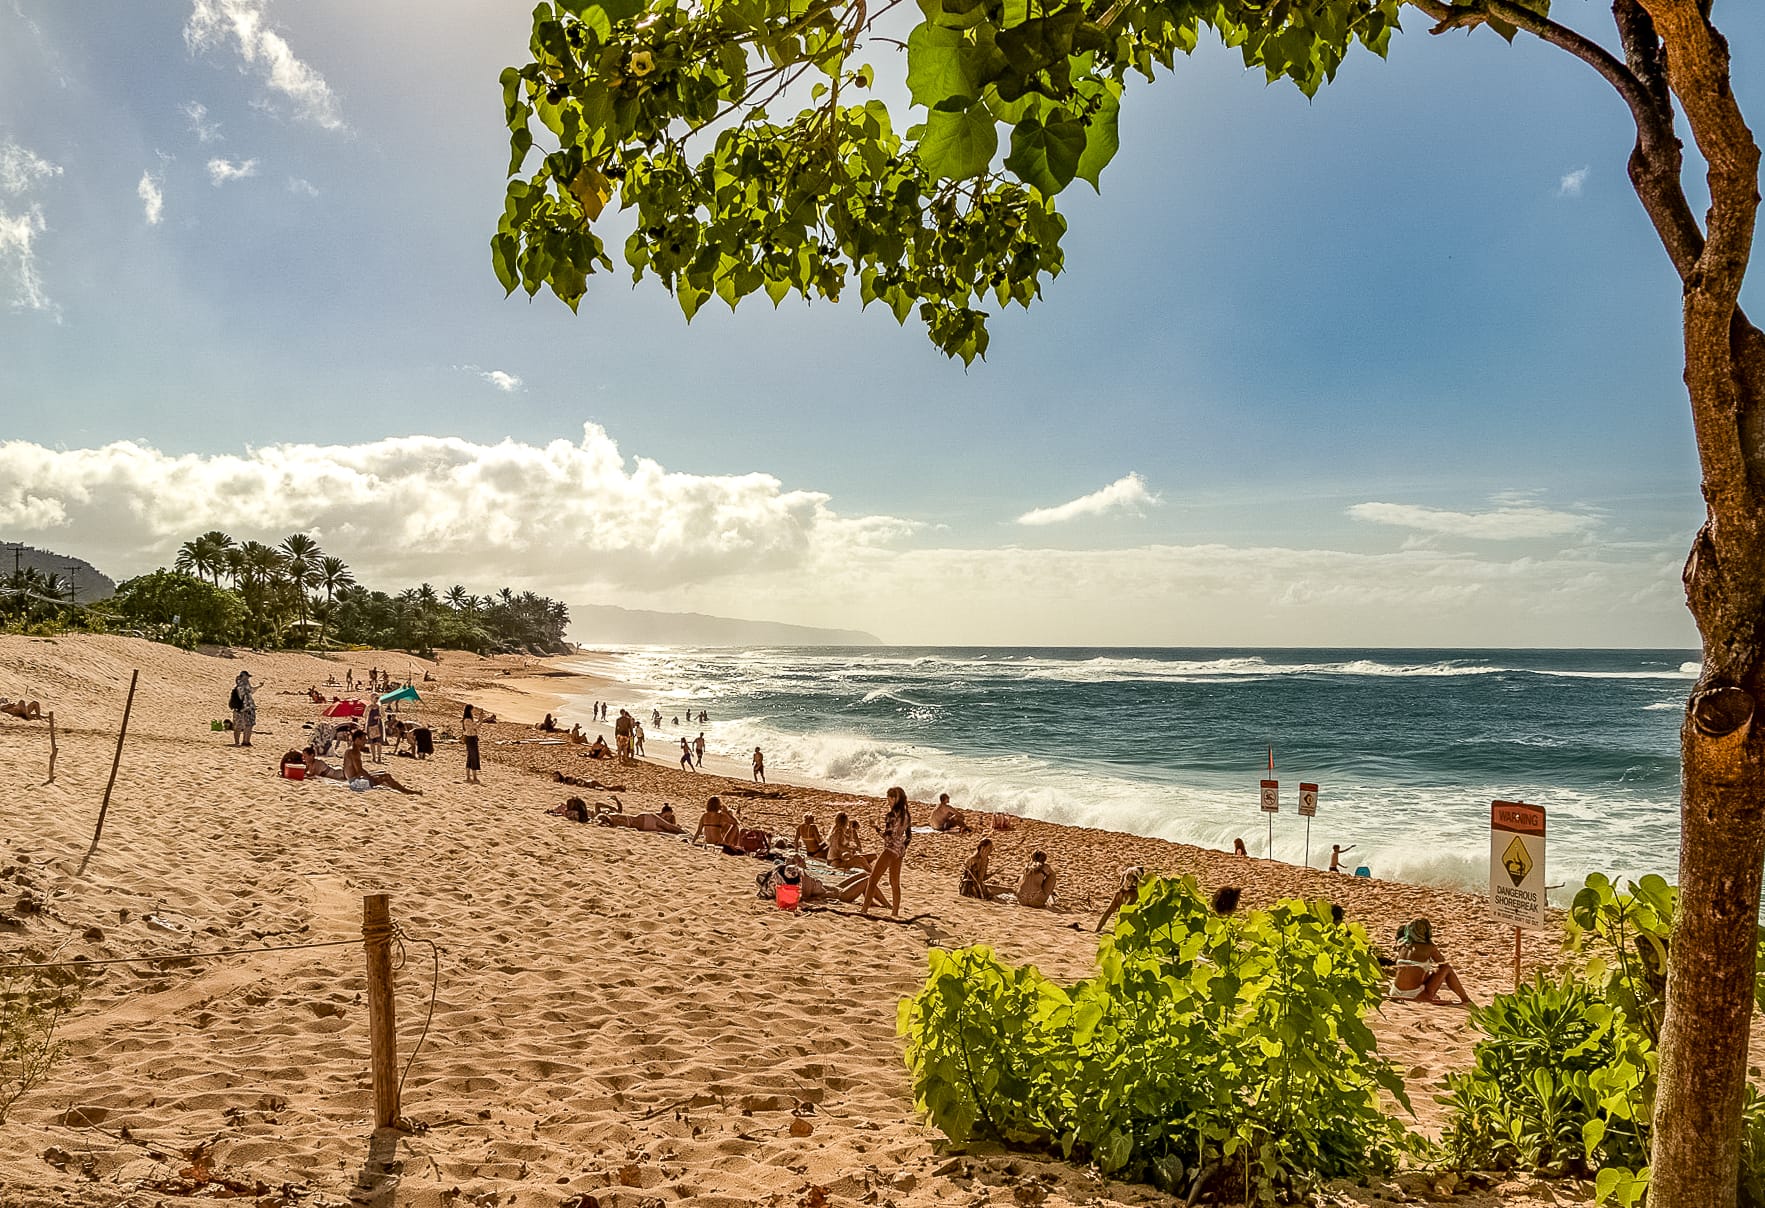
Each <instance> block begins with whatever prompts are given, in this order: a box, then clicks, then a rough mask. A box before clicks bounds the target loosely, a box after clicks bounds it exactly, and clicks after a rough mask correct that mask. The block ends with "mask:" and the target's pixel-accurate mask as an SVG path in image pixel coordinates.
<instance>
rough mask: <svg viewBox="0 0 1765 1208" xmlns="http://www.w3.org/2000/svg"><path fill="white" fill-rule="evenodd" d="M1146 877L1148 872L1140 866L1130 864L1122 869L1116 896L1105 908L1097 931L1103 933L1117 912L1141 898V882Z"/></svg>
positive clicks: (1117, 883)
mask: <svg viewBox="0 0 1765 1208" xmlns="http://www.w3.org/2000/svg"><path fill="white" fill-rule="evenodd" d="M1145 876H1146V870H1145V869H1144V868H1143V867H1141V866H1140V865H1138V864H1130V865H1129V866H1128V867H1126V868H1124V869H1122V874H1121V878H1120V879H1119V880H1118V881H1117V882H1116V887H1115V896H1114V897H1113V898H1110V899H1109V905H1107V906H1105V907H1104V908H1103V917H1102V918H1100V919H1098V920H1097V930H1099V931H1102V930H1103V928H1104V926H1105V925H1106V924H1107V923H1108V922H1109V920H1110V918H1111V917H1112V916H1113V915H1114V914H1115V912H1116V911H1118V910H1120V909H1121V908H1122V907H1123V906H1126V905H1127V904H1128V903H1129V902H1132V901H1133V900H1134V899H1136V898H1137V897H1139V896H1140V882H1141V881H1142V880H1143V879H1144V878H1145Z"/></svg>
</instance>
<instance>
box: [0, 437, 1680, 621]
mask: <svg viewBox="0 0 1765 1208" xmlns="http://www.w3.org/2000/svg"><path fill="white" fill-rule="evenodd" d="M1124 483H1126V484H1129V486H1127V487H1125V488H1124V487H1123V485H1122V484H1124ZM1109 492H1115V494H1114V495H1113V496H1112V497H1111V500H1112V501H1111V502H1106V503H1105V504H1103V505H1101V506H1093V505H1091V504H1089V503H1087V501H1088V500H1092V499H1095V498H1096V496H1100V495H1105V494H1106V493H1109ZM1150 498H1151V496H1150V493H1149V492H1147V490H1146V488H1145V484H1144V483H1143V482H1142V481H1140V480H1139V479H1138V476H1137V475H1129V476H1127V477H1126V478H1124V479H1122V480H1120V481H1119V482H1117V483H1116V484H1113V485H1112V486H1111V487H1109V488H1105V490H1104V491H1103V492H1097V493H1096V494H1095V495H1093V496H1087V497H1084V498H1083V499H1080V500H1075V501H1073V504H1068V505H1063V508H1062V509H1053V510H1065V509H1072V508H1074V505H1077V504H1085V505H1086V506H1084V507H1082V508H1077V509H1076V510H1075V511H1074V512H1073V514H1074V515H1086V514H1094V513H1096V512H1099V511H1107V510H1110V509H1111V508H1112V507H1113V506H1115V505H1114V503H1113V500H1115V499H1125V500H1126V501H1127V502H1128V503H1129V504H1130V505H1131V504H1133V503H1138V502H1142V501H1145V500H1149V499H1150ZM1348 512H1349V514H1350V515H1351V516H1352V517H1354V518H1356V519H1362V520H1374V521H1377V522H1378V523H1379V524H1382V525H1395V526H1398V527H1401V528H1407V529H1412V530H1413V529H1420V530H1422V531H1424V532H1426V533H1428V534H1429V535H1430V537H1431V540H1430V541H1428V542H1426V543H1424V544H1422V545H1416V544H1415V543H1413V542H1408V541H1405V542H1404V543H1403V544H1402V545H1401V546H1400V547H1399V548H1393V549H1375V550H1364V549H1330V548H1293V547H1290V546H1288V545H1282V544H1262V543H1255V544H1240V545H1233V544H1225V543H1221V542H1217V541H1216V542H1194V543H1181V542H1177V541H1170V540H1161V541H1157V542H1143V543H1140V544H1134V545H1128V546H1116V547H1100V548H1067V547H1062V548H1052V547H1048V546H1040V545H1038V546H1024V545H1006V546H1003V547H999V546H992V547H980V548H961V547H957V546H955V545H953V544H950V543H948V542H947V540H946V539H945V538H943V537H942V536H941V534H940V530H939V528H938V526H937V525H936V524H931V523H927V522H926V521H925V520H924V519H921V518H904V517H899V516H893V515H887V514H849V513H846V512H842V511H840V510H839V509H838V507H837V506H836V500H835V498H834V496H832V495H831V494H829V493H826V492H823V491H820V490H815V489H804V488H800V487H792V486H788V485H787V484H785V483H783V482H782V481H780V480H779V479H778V478H777V477H775V476H774V475H771V474H766V473H746V474H713V475H706V474H691V473H683V472H677V471H671V470H669V469H667V468H665V467H664V466H662V465H661V464H659V463H658V462H656V461H653V460H651V459H649V458H644V457H636V458H628V457H627V456H626V455H625V454H624V453H623V452H622V451H621V450H620V448H619V446H618V444H617V443H616V442H615V441H614V439H613V438H612V437H611V436H610V435H609V434H608V433H607V432H606V431H605V430H604V429H603V428H601V427H600V426H599V425H596V424H592V423H590V424H585V425H584V426H583V430H582V437H581V439H580V440H578V441H575V442H572V441H568V440H562V439H559V440H553V441H551V442H549V443H546V444H543V445H539V444H531V443H523V442H520V441H515V440H512V439H511V440H503V441H501V442H498V443H495V444H483V443H475V442H473V441H469V440H465V439H461V438H458V437H445V436H421V435H417V436H403V437H391V438H386V439H381V440H372V441H366V442H363V443H360V444H351V445H318V444H281V445H270V446H265V447H262V448H256V449H250V450H248V451H246V452H243V453H238V454H232V453H227V454H175V453H169V452H165V451H162V450H160V449H157V448H154V447H153V446H151V445H148V444H144V443H138V442H133V441H118V442H114V443H111V444H107V445H103V446H100V447H96V448H86V449H65V450H64V449H52V448H49V447H46V446H44V445H40V444H35V443H32V442H28V441H10V442H5V443H0V533H4V535H5V536H7V537H8V538H10V539H24V540H29V541H31V542H33V543H35V544H39V545H44V546H48V547H52V548H56V549H60V550H65V551H66V552H69V553H73V554H78V555H80V556H82V557H87V558H89V559H91V560H93V561H94V562H96V563H97V564H98V565H99V566H100V567H101V568H103V569H105V570H106V571H107V572H108V573H111V574H114V575H118V576H119V577H120V576H127V575H130V574H136V573H140V572H142V571H146V570H150V569H152V568H154V567H156V566H160V565H165V564H169V563H170V562H171V560H172V558H173V557H174V555H175V552H176V548H177V545H178V543H180V542H181V541H183V540H186V539H188V538H190V537H193V536H195V535H197V534H198V533H201V532H203V531H206V530H208V529H211V528H219V529H223V530H225V531H227V532H229V533H231V534H232V535H233V536H234V537H236V538H239V539H242V540H243V539H252V538H255V539H258V540H265V541H275V540H280V539H281V538H282V537H284V536H286V535H287V534H289V533H291V532H307V533H310V534H312V535H313V536H314V537H316V538H317V539H318V540H319V541H320V542H321V543H322V544H323V545H324V546H325V547H326V548H327V549H328V550H330V551H331V552H333V553H337V554H339V555H341V556H343V557H344V558H345V559H347V560H348V561H349V562H350V563H351V565H352V566H354V567H355V568H356V570H357V573H358V575H360V576H361V577H362V578H364V579H365V580H366V581H369V582H373V583H377V584H384V585H387V586H404V585H408V584H414V583H417V582H420V581H428V582H433V583H437V584H448V583H453V582H462V583H467V584H470V585H472V586H473V587H474V589H477V590H483V589H488V588H489V587H491V586H493V585H495V586H500V585H502V584H505V583H507V584H509V585H512V586H517V587H531V588H534V589H540V590H545V591H546V592H548V593H550V594H555V595H560V596H562V597H563V598H565V599H568V600H575V601H577V602H581V603H619V604H624V605H627V606H631V607H653V608H663V609H674V610H683V609H698V610H703V611H709V612H717V613H720V614H723V615H734V616H746V617H754V618H766V619H774V620H780V621H790V622H796V623H801V624H814V625H837V626H845V627H856V628H865V629H870V630H872V631H874V632H877V633H878V634H880V635H881V636H883V638H884V640H886V641H893V642H901V643H920V642H923V643H946V642H947V643H985V644H993V643H1001V644H1014V643H1023V644H1036V643H1046V644H1065V645H1085V644H1123V645H1131V644H1147V645H1209V644H1225V645H1231V644H1246V645H1254V644H1267V643H1280V644H1287V645H1302V644H1315V645H1336V644H1341V645H1437V644H1451V645H1472V644H1488V645H1513V644H1538V645H1575V644H1585V642H1586V635H1588V634H1590V633H1598V634H1601V635H1602V639H1601V643H1596V644H1631V645H1661V646H1666V645H1683V644H1686V643H1687V642H1688V641H1689V639H1690V633H1689V626H1688V625H1687V623H1686V622H1685V620H1684V613H1683V606H1682V605H1681V604H1680V602H1679V599H1678V590H1677V567H1678V564H1679V562H1680V560H1681V558H1682V556H1683V555H1682V552H1681V550H1680V549H1679V548H1678V547H1677V546H1676V545H1675V544H1674V543H1673V541H1671V540H1662V541H1660V542H1657V543H1647V542H1637V541H1634V540H1627V541H1617V540H1611V541H1606V540H1602V539H1601V538H1600V536H1599V531H1598V530H1599V521H1598V519H1597V517H1595V516H1593V515H1592V514H1590V513H1583V512H1573V513H1570V512H1556V511H1552V510H1550V509H1546V508H1543V507H1542V506H1532V505H1524V506H1522V505H1518V504H1514V503H1512V502H1511V501H1510V502H1508V503H1506V504H1504V503H1502V502H1501V501H1500V500H1498V501H1497V506H1496V507H1495V508H1494V510H1492V511H1490V512H1485V513H1475V514H1473V513H1463V512H1453V511H1446V510H1442V509H1437V508H1426V507H1414V506H1408V505H1401V504H1388V503H1379V504H1372V503H1368V504H1359V505H1354V506H1351V507H1350V508H1349V509H1348ZM1032 514H1033V513H1032ZM1002 519H1003V518H1002ZM1063 531H1064V530H1063ZM1375 531H1376V530H1375ZM1455 537H1456V538H1464V539H1467V540H1468V541H1469V542H1470V544H1469V546H1468V547H1467V548H1462V549H1460V548H1452V545H1453V539H1454V538H1455ZM1492 540H1494V541H1496V542H1498V543H1499V544H1498V545H1497V546H1496V547H1495V548H1494V549H1493V551H1491V547H1490V545H1489V542H1490V541H1492ZM1516 633H1523V634H1526V635H1527V636H1528V638H1529V642H1527V643H1516V642H1515V641H1514V638H1513V635H1514V634H1516ZM1578 635H1579V637H1578Z"/></svg>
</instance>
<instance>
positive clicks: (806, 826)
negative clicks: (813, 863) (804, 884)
mask: <svg viewBox="0 0 1765 1208" xmlns="http://www.w3.org/2000/svg"><path fill="white" fill-rule="evenodd" d="M797 846H798V847H801V848H802V849H803V854H804V855H806V856H809V857H810V858H811V859H815V860H820V859H823V858H824V857H826V855H827V844H826V843H825V842H823V841H822V838H821V828H820V827H818V826H816V825H815V815H814V814H804V815H803V825H801V826H799V827H798V828H797Z"/></svg>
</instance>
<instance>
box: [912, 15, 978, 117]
mask: <svg viewBox="0 0 1765 1208" xmlns="http://www.w3.org/2000/svg"><path fill="white" fill-rule="evenodd" d="M907 91H908V93H909V94H910V95H911V96H912V98H913V103H914V104H915V105H924V106H925V107H926V108H927V109H967V108H968V107H969V106H970V105H972V104H973V103H974V101H975V98H977V97H978V96H979V95H980V85H979V83H977V82H976V80H975V73H974V53H973V48H972V47H971V46H970V45H969V42H968V39H967V38H965V37H964V36H963V35H962V34H961V33H960V32H958V31H956V30H953V29H945V28H943V27H942V26H939V25H931V24H923V23H922V24H920V25H919V26H917V27H915V28H914V30H913V32H912V33H911V34H909V35H907Z"/></svg>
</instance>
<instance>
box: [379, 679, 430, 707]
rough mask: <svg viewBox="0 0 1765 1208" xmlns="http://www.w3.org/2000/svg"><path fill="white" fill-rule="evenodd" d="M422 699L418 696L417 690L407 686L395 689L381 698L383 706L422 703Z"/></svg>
mask: <svg viewBox="0 0 1765 1208" xmlns="http://www.w3.org/2000/svg"><path fill="white" fill-rule="evenodd" d="M422 699H423V698H422V697H420V696H418V695H417V690H416V689H415V688H413V687H411V686H410V685H409V684H406V685H405V686H404V687H402V688H394V689H393V690H392V691H391V692H388V693H387V694H386V695H385V696H382V697H381V698H380V703H381V704H383V705H396V704H398V703H399V702H400V701H407V700H414V701H419V702H420V701H422Z"/></svg>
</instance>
